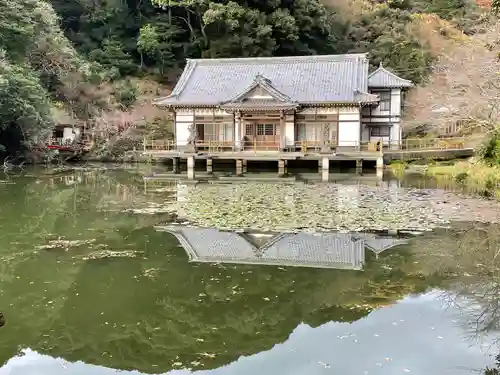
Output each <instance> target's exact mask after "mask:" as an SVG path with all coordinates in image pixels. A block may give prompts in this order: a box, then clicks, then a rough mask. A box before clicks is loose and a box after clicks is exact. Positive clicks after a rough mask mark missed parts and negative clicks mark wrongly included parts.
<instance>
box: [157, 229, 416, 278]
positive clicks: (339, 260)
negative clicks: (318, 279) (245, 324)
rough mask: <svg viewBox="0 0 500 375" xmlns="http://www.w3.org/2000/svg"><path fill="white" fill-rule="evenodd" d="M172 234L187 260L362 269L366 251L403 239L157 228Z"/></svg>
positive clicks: (383, 248)
mask: <svg viewBox="0 0 500 375" xmlns="http://www.w3.org/2000/svg"><path fill="white" fill-rule="evenodd" d="M157 230H159V231H165V232H168V233H171V234H172V235H174V236H175V237H176V238H177V239H178V240H179V242H180V244H181V246H182V247H183V248H184V250H185V251H186V252H187V254H188V256H189V259H190V261H193V262H209V263H242V264H263V265H284V266H301V267H317V268H335V269H349V270H361V269H362V268H363V265H364V263H365V252H366V250H368V251H372V252H373V253H375V255H376V256H378V255H379V254H380V253H382V252H383V251H385V250H388V249H390V248H393V247H395V246H398V245H403V244H406V243H407V240H406V239H403V238H395V237H384V236H379V235H376V234H371V233H352V234H351V233H337V232H322V233H306V232H299V233H263V232H254V231H251V232H234V231H220V230H217V229H214V228H197V227H187V226H174V225H171V226H159V227H157Z"/></svg>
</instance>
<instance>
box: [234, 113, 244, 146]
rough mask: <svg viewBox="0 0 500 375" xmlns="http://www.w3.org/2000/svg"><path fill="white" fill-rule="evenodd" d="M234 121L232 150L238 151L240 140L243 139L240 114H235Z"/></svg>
mask: <svg viewBox="0 0 500 375" xmlns="http://www.w3.org/2000/svg"><path fill="white" fill-rule="evenodd" d="M234 118H235V121H234V148H235V149H236V150H240V149H241V147H242V145H241V139H242V138H243V134H242V133H241V123H242V121H241V112H236V114H235V117H234Z"/></svg>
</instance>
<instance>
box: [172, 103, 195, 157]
mask: <svg viewBox="0 0 500 375" xmlns="http://www.w3.org/2000/svg"><path fill="white" fill-rule="evenodd" d="M172 116H173V118H174V120H173V125H174V126H173V129H172V130H173V133H174V134H173V135H174V144H173V146H174V149H175V150H176V149H177V112H175V111H172ZM193 122H194V117H193Z"/></svg>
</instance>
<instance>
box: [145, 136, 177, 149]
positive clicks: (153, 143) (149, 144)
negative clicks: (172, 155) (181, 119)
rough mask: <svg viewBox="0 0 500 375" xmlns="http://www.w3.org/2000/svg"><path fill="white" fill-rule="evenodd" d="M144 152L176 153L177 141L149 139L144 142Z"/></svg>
mask: <svg viewBox="0 0 500 375" xmlns="http://www.w3.org/2000/svg"><path fill="white" fill-rule="evenodd" d="M143 146H144V151H174V150H175V149H176V148H177V145H176V144H175V141H173V140H170V139H147V138H145V139H144V141H143Z"/></svg>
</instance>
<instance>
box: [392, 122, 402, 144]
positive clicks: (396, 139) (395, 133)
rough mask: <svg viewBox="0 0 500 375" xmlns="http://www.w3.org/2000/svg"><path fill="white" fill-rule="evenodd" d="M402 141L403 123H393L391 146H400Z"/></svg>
mask: <svg viewBox="0 0 500 375" xmlns="http://www.w3.org/2000/svg"><path fill="white" fill-rule="evenodd" d="M400 141H401V123H400V122H399V121H398V122H393V125H392V128H391V144H392V145H393V146H398V145H399V144H400Z"/></svg>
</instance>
